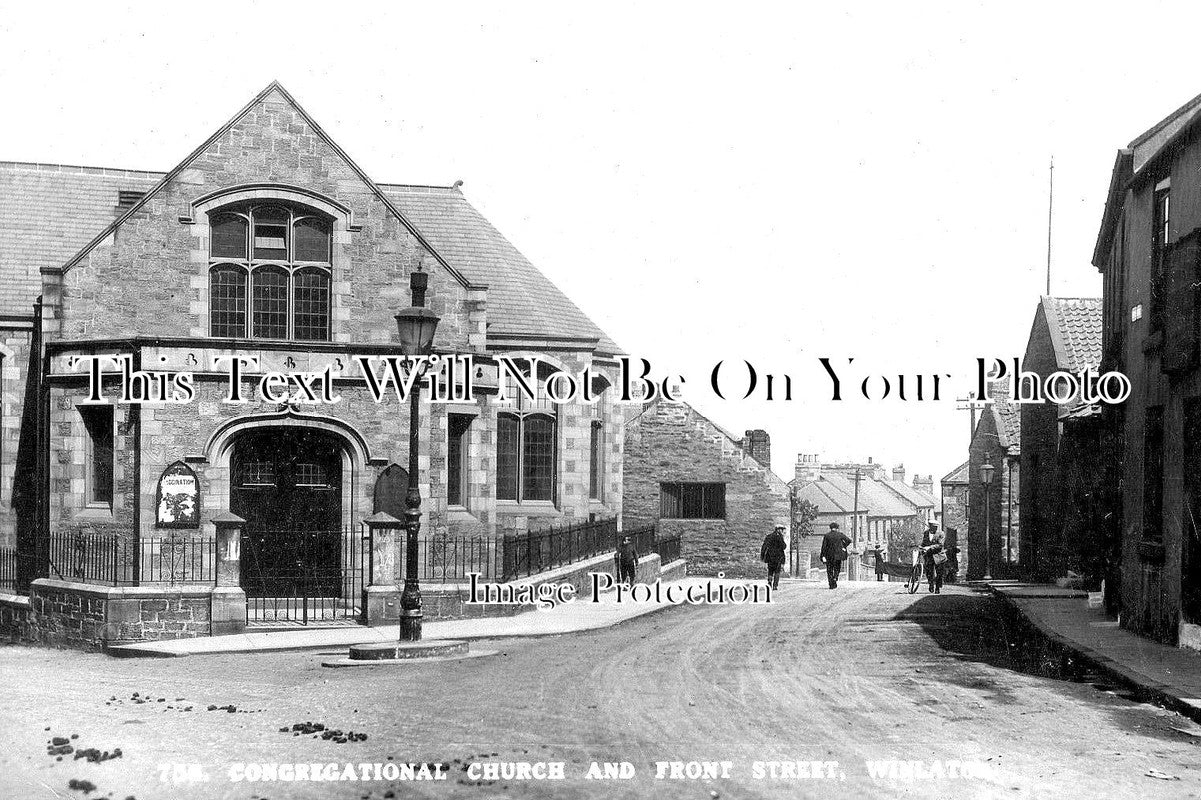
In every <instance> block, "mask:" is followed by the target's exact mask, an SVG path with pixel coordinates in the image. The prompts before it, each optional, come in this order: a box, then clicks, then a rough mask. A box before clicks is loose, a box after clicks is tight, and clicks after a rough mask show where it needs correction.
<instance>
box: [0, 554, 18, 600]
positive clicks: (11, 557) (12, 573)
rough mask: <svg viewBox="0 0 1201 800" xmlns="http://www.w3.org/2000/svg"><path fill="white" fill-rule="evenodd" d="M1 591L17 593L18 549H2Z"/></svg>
mask: <svg viewBox="0 0 1201 800" xmlns="http://www.w3.org/2000/svg"><path fill="white" fill-rule="evenodd" d="M0 591H3V592H7V593H9V594H12V593H15V592H16V591H17V548H15V547H0Z"/></svg>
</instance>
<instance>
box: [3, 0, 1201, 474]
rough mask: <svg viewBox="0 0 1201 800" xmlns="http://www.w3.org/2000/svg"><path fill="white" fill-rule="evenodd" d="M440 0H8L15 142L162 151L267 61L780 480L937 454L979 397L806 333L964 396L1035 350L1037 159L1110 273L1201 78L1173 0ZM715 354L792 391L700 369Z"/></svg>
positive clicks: (192, 134)
mask: <svg viewBox="0 0 1201 800" xmlns="http://www.w3.org/2000/svg"><path fill="white" fill-rule="evenodd" d="M438 5H439V4H432V3H422V4H419V5H416V4H401V3H382V4H378V5H376V4H372V3H334V4H324V5H312V6H308V7H305V6H302V5H300V4H297V3H292V4H283V3H271V4H265V3H264V4H257V5H253V6H252V5H250V4H245V3H230V4H223V3H205V4H203V5H200V6H197V5H195V4H193V5H185V6H178V7H177V6H176V4H168V3H154V4H150V3H147V4H133V5H129V4H120V3H112V2H109V3H93V4H87V5H83V4H81V5H80V6H79V7H78V8H74V9H67V8H63V7H59V8H54V9H52V8H45V9H35V8H34V7H33V6H34V4H32V3H0V11H2V13H0V109H3V111H4V117H5V123H4V124H3V125H2V126H0V159H4V160H25V161H47V162H62V163H71V164H90V165H101V166H115V167H126V168H140V169H154V170H166V169H169V168H170V167H172V166H174V165H175V163H177V162H178V161H179V160H180V159H181V158H182V157H183V156H185V155H186V154H187V153H188V152H190V151H191V150H192V149H193V148H194V147H196V146H197V145H198V144H199V143H200V142H201V141H202V140H203V139H204V138H206V137H207V136H208V135H209V134H210V133H212V131H213V130H214V129H216V128H217V127H218V126H219V125H220V124H222V123H223V122H224V121H225V120H226V119H228V118H229V117H230V116H231V115H232V114H233V113H234V112H236V111H237V110H238V109H239V108H241V106H242V105H244V104H245V103H246V102H247V101H248V100H249V99H250V97H252V96H253V95H254V94H255V93H256V92H257V91H259V90H260V89H261V88H262V87H263V86H264V85H265V84H266V83H267V82H268V81H270V80H271V79H272V78H278V79H279V80H280V81H281V82H282V83H283V84H284V85H285V86H286V87H287V88H288V89H289V91H291V92H292V94H293V95H294V96H295V97H296V98H297V99H298V100H299V101H300V102H301V103H302V104H303V105H304V106H305V107H306V109H307V110H308V111H309V112H310V113H311V114H313V116H314V117H315V118H316V119H317V120H318V122H320V123H321V124H322V126H323V127H324V128H325V129H326V130H327V131H328V132H329V133H330V135H332V136H333V137H334V138H335V139H336V140H337V141H338V142H339V143H340V144H341V145H342V146H343V147H344V148H345V149H346V150H347V152H348V153H350V155H351V157H353V158H354V159H355V160H356V161H358V163H359V164H360V165H361V166H362V167H363V168H364V169H365V170H366V171H367V172H368V174H370V175H371V176H372V177H374V178H375V179H376V180H378V181H382V182H411V183H439V184H449V183H451V182H453V181H454V180H455V179H459V178H461V179H463V180H464V181H465V185H464V191H465V193H466V195H467V197H468V198H469V199H470V200H471V201H472V202H473V203H475V204H476V205H477V206H478V207H479V208H480V209H481V210H482V211H483V212H484V213H485V214H486V215H487V216H488V217H489V218H490V219H491V220H492V221H493V222H494V223H495V224H496V225H497V227H498V228H500V230H501V231H502V232H504V233H505V234H506V235H507V236H508V237H509V238H510V239H511V240H512V241H513V242H514V243H515V244H516V245H517V246H518V247H519V248H520V249H521V250H522V251H523V252H525V254H526V255H527V256H528V257H529V258H530V259H531V260H532V261H533V262H534V263H535V264H537V265H538V266H539V267H540V268H541V269H542V270H543V271H544V272H545V273H546V274H547V275H549V276H550V277H551V279H552V280H554V281H555V282H556V283H558V284H559V286H560V287H562V288H563V289H564V291H566V293H567V294H568V295H569V296H570V297H571V298H572V299H574V300H575V301H576V302H577V304H579V305H580V306H581V307H582V308H583V309H584V310H585V311H586V312H587V313H588V314H589V315H591V316H592V318H593V319H595V320H596V321H597V323H598V324H600V325H601V326H602V327H603V328H605V329H606V330H607V331H608V332H609V333H610V335H612V336H613V337H614V338H615V339H616V340H617V341H618V343H619V344H621V345H622V346H623V347H625V348H626V349H627V350H628V351H629V352H631V353H632V354H635V355H642V356H645V357H646V358H648V359H650V360H651V361H652V362H653V363H654V364H655V365H656V366H657V367H658V368H659V369H660V370H661V371H663V372H673V373H680V374H683V375H684V376H685V377H686V378H687V381H688V383H687V384H686V387H685V388H686V389H689V390H691V391H690V392H689V393H688V395H687V399H688V400H689V401H690V402H692V403H693V405H695V406H696V407H697V408H698V409H700V410H701V411H702V412H704V413H706V414H708V415H710V416H711V417H712V418H713V419H714V420H715V421H717V422H718V423H720V424H722V425H724V426H725V427H727V428H728V429H730V430H732V431H734V432H735V433H741V432H742V431H743V430H744V429H746V428H759V427H761V428H765V429H767V430H768V431H769V432H770V433H771V436H772V448H773V466H774V467H775V469H776V471H777V472H778V473H779V474H780V475H781V476H782V477H784V478H785V479H789V478H791V476H792V463H793V461H794V459H795V455H796V453H797V452H798V451H804V452H818V453H821V454H823V455H824V456H826V457H828V458H855V459H866V458H867V457H868V456H874V457H875V459H876V460H878V461H883V462H885V463H887V464H893V463H896V462H899V461H903V462H904V463H905V464H906V466H907V467H908V468H909V473H910V475H912V474H913V473H914V472H915V471H917V472H920V473H923V474H924V473H934V475H935V478H936V479H937V478H938V477H940V476H941V475H942V474H944V473H946V472H947V471H949V470H951V469H952V468H954V467H955V466H957V465H958V464H959V463H960V462H961V461H962V460H963V459H964V458H965V457H966V448H967V433H968V421H967V418H966V412H959V411H955V403H954V401H953V399H944V400H943V401H942V402H939V403H933V402H927V403H922V404H919V403H913V402H909V403H900V402H894V401H884V402H872V403H868V402H865V401H862V400H860V401H858V402H854V401H850V400H848V401H847V402H844V403H841V404H835V403H831V402H830V401H829V396H828V391H829V390H828V382H827V381H826V379H825V377H824V372H823V371H822V370H821V368H820V366H819V365H818V363H817V358H818V357H819V356H823V355H828V356H830V357H832V358H838V359H845V358H846V357H848V356H854V357H855V358H856V362H855V366H856V367H858V366H859V365H860V364H861V363H862V364H863V367H864V368H865V369H867V370H869V371H870V372H872V373H886V374H894V375H895V374H896V373H901V372H903V373H907V374H911V375H912V374H916V373H919V372H923V373H930V372H950V373H953V374H955V375H956V376H957V377H958V378H959V382H958V383H957V384H952V387H951V392H950V393H951V394H955V393H957V391H965V390H966V389H967V388H968V387H969V384H970V381H971V371H972V369H973V366H974V358H975V357H976V356H992V355H997V356H1007V357H1012V356H1020V355H1021V354H1022V352H1023V351H1024V348H1025V342H1026V337H1027V334H1028V332H1029V327H1030V323H1031V321H1032V319H1033V314H1034V309H1035V304H1036V302H1037V299H1038V296H1039V295H1040V294H1041V293H1042V292H1043V287H1044V280H1045V278H1044V264H1045V259H1046V245H1047V241H1046V240H1047V230H1046V223H1047V219H1046V218H1047V162H1048V159H1049V157H1050V156H1051V155H1052V154H1054V156H1055V165H1056V169H1055V185H1056V197H1055V206H1056V214H1055V233H1054V244H1053V260H1054V282H1053V293H1054V294H1057V295H1067V296H1086V295H1097V294H1099V293H1100V280H1099V276H1098V274H1097V273H1096V271H1095V270H1094V269H1093V268H1092V267H1091V266H1090V265H1089V259H1090V256H1091V253H1092V247H1093V243H1094V239H1095V236H1096V231H1097V227H1098V225H1099V222H1100V215H1101V210H1102V204H1103V202H1104V194H1105V190H1106V187H1107V183H1108V179H1109V171H1110V167H1111V166H1112V163H1113V157H1114V152H1115V150H1116V149H1117V148H1118V147H1120V146H1122V145H1124V144H1125V143H1127V142H1128V141H1129V140H1131V139H1132V138H1134V137H1135V136H1136V135H1137V134H1138V133H1140V132H1141V131H1142V130H1144V129H1145V128H1148V127H1150V126H1151V125H1152V124H1153V123H1155V122H1156V121H1157V120H1159V119H1160V118H1161V117H1163V116H1166V115H1167V114H1168V113H1169V112H1171V111H1172V110H1173V109H1175V108H1176V107H1177V106H1179V105H1181V104H1182V103H1184V102H1185V101H1186V100H1188V99H1189V98H1190V97H1192V96H1193V95H1195V94H1197V93H1198V92H1201V70H1199V69H1198V68H1197V63H1198V62H1197V58H1196V55H1195V53H1196V33H1195V31H1196V30H1197V26H1196V23H1197V22H1199V21H1201V10H1198V9H1196V8H1195V7H1194V6H1193V4H1188V3H1181V4H1177V5H1159V4H1148V3H1143V4H1141V6H1140V8H1139V9H1138V13H1137V15H1135V14H1134V13H1133V7H1132V6H1131V5H1130V4H1129V3H1124V4H1103V3H1091V4H1088V6H1087V7H1086V8H1087V10H1083V9H1084V8H1085V7H1076V5H1075V4H1066V3H1065V4H1055V3H1048V2H1045V0H1044V2H1038V3H1014V2H1004V3H1000V2H998V3H993V4H980V3H967V2H962V3H944V4H937V5H936V4H919V3H878V4H877V3H856V4H855V6H854V7H853V8H849V9H846V10H841V9H837V8H833V7H832V6H833V4H822V5H821V7H813V8H802V7H800V5H799V4H795V3H780V4H778V5H760V4H749V3H741V4H735V5H731V4H728V3H725V4H722V5H720V6H717V5H713V6H705V5H702V4H697V3H688V4H684V3H680V4H676V5H671V6H669V5H667V4H642V5H632V4H625V3H614V2H610V3H605V4H592V5H590V6H589V7H588V8H587V9H585V8H583V7H577V6H576V4H567V3H547V4H516V3H505V4H479V5H471V4H454V5H453V7H451V5H450V4H444V5H446V6H447V7H446V8H445V9H442V8H437V7H435V6H438ZM1135 16H1137V19H1135V18H1134V17H1135ZM1152 23H1154V24H1152ZM1148 26H1150V27H1148ZM1151 33H1154V35H1150V34H1151ZM723 358H724V359H735V360H738V359H743V358H746V359H749V360H751V361H752V362H754V363H755V364H756V365H757V367H758V368H759V369H760V370H761V371H763V372H774V373H776V374H777V376H780V375H783V374H790V375H792V376H793V381H794V396H795V397H796V399H795V400H794V401H793V402H791V403H784V402H773V403H768V402H762V401H758V402H752V401H745V402H740V401H734V400H731V401H728V402H722V401H720V400H717V399H716V398H714V397H713V395H712V393H711V392H710V391H709V389H708V385H707V376H708V372H709V369H710V368H711V367H712V365H713V364H714V363H716V362H717V361H718V360H720V359H723ZM856 374H859V375H862V374H865V373H856ZM850 377H851V376H850V375H849V374H848V381H849V378H850Z"/></svg>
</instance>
